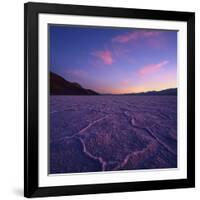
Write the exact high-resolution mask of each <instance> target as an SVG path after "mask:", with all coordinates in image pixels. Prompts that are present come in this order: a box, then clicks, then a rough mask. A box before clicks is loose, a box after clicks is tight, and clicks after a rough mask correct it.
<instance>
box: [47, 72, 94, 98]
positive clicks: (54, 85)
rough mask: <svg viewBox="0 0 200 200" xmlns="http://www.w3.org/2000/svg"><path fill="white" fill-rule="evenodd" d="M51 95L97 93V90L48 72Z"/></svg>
mask: <svg viewBox="0 0 200 200" xmlns="http://www.w3.org/2000/svg"><path fill="white" fill-rule="evenodd" d="M50 94H51V95H98V93H97V92H95V91H93V90H90V89H85V88H83V87H82V86H81V85H80V84H78V83H75V82H70V81H67V80H65V79H64V78H63V77H61V76H59V75H58V74H56V73H53V72H50Z"/></svg>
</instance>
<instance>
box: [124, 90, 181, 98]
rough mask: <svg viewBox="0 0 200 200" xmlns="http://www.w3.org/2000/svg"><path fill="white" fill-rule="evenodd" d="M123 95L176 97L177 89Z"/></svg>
mask: <svg viewBox="0 0 200 200" xmlns="http://www.w3.org/2000/svg"><path fill="white" fill-rule="evenodd" d="M125 95H138V96H155V95H158V96H160V95H166V96H175V95H177V88H169V89H166V90H161V91H149V92H140V93H129V94H125Z"/></svg>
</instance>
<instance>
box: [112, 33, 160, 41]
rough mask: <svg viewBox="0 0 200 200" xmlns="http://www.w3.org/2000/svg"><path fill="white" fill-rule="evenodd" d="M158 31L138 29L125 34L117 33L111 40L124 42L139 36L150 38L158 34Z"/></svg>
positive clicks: (134, 39) (136, 38)
mask: <svg viewBox="0 0 200 200" xmlns="http://www.w3.org/2000/svg"><path fill="white" fill-rule="evenodd" d="M160 34H161V32H160V31H149V30H138V31H133V32H129V33H126V34H122V35H118V36H116V37H114V38H112V41H113V42H118V43H126V42H129V41H136V40H138V39H140V38H151V37H155V36H158V35H160Z"/></svg>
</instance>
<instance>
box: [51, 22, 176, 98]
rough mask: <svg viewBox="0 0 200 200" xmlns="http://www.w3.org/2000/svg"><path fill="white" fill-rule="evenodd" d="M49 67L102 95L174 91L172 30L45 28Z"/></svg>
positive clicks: (174, 52)
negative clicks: (47, 33) (47, 32)
mask: <svg viewBox="0 0 200 200" xmlns="http://www.w3.org/2000/svg"><path fill="white" fill-rule="evenodd" d="M49 36H50V38H49V69H50V70H51V71H52V72H55V73H57V74H58V75H60V76H62V77H63V78H65V79H66V80H68V81H71V82H77V83H79V84H80V85H81V86H82V87H84V88H87V89H91V90H94V91H96V92H98V93H102V94H124V93H138V92H147V91H153V90H156V91H159V90H163V89H168V88H176V87H177V32H176V31H167V30H153V29H136V28H120V27H119V28H111V27H88V26H87V27H86V26H58V25H50V26H49Z"/></svg>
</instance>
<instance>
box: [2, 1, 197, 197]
mask: <svg viewBox="0 0 200 200" xmlns="http://www.w3.org/2000/svg"><path fill="white" fill-rule="evenodd" d="M32 1H34V0H32ZM42 1H43V2H53V3H56V2H57V3H70V4H83V5H99V6H112V7H113V6H115V7H130V8H146V9H162V10H179V11H195V12H196V188H195V189H176V190H162V191H147V192H128V193H113V194H98V195H82V196H70V197H52V198H51V199H70V200H71V199H72V200H75V199H79V200H86V199H87V200H90V199H97V200H102V199H105V200H106V199H115V200H119V199H133V198H134V199H141V200H143V199H154V200H157V199H159V200H160V199H162V200H165V199H166V200H169V199H182V200H186V199H194V200H195V199H199V196H200V173H199V172H200V136H199V134H200V122H199V120H200V68H199V66H200V57H199V55H200V1H199V0H165V1H161V0H138V1H133V0H112V1H111V0H110V1H109V0H87V1H86V0H85V1H84V0H49V1H45V0H41V1H39V2H42ZM24 2H26V1H24V0H9V1H6V0H2V1H1V3H0V6H1V7H0V8H1V9H0V21H1V22H0V25H1V26H0V55H1V56H0V95H1V97H0V136H1V137H0V199H9V200H13V199H23V198H24V197H23V3H24Z"/></svg>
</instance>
